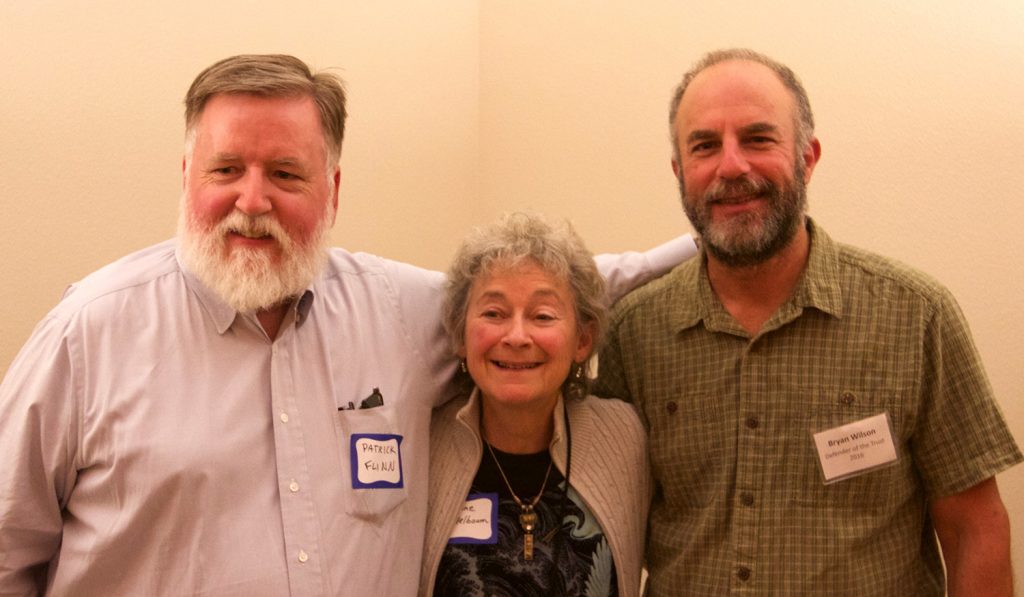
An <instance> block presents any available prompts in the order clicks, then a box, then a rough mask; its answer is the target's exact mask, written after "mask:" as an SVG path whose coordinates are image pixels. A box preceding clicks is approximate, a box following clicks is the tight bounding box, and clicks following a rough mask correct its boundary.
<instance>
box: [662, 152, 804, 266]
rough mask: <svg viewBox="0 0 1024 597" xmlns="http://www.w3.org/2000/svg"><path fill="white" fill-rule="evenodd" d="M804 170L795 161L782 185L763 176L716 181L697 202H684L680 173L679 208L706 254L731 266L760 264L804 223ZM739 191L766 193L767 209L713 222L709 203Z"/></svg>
mask: <svg viewBox="0 0 1024 597" xmlns="http://www.w3.org/2000/svg"><path fill="white" fill-rule="evenodd" d="M803 171H804V168H803V164H802V163H800V161H799V160H797V162H796V166H795V167H794V172H793V179H792V182H791V183H788V184H786V185H785V186H784V187H782V188H779V187H778V186H776V185H775V183H773V182H771V181H769V180H766V179H759V180H750V179H741V180H736V181H728V182H722V183H717V184H715V185H714V186H712V187H711V188H710V189H708V190H707V192H705V193H704V196H703V197H702V201H701V202H700V204H699V205H695V204H694V203H693V202H691V201H688V199H687V195H686V187H685V184H684V182H683V179H682V176H680V178H679V191H680V195H681V196H682V199H683V209H684V210H685V211H686V215H687V217H688V218H689V219H690V223H691V224H692V225H693V227H694V229H695V230H696V231H697V233H698V234H700V236H701V242H702V244H703V245H704V247H706V249H707V252H708V254H710V255H711V256H712V257H714V258H715V259H716V260H718V261H719V262H721V263H722V264H724V265H726V266H729V267H750V266H754V265H759V264H761V263H764V262H765V261H767V260H769V259H770V258H772V257H774V256H775V255H777V254H779V252H781V251H782V250H783V249H784V248H786V246H788V245H789V243H790V242H792V240H793V238H794V237H796V234H797V231H798V230H799V229H800V226H802V225H803V223H804V212H805V211H806V208H807V185H806V183H805V182H804V176H803V173H804V172H803ZM738 195H755V196H761V197H764V198H765V199H767V201H768V208H769V210H768V213H767V214H765V215H764V216H760V215H757V214H748V215H744V216H737V217H734V218H732V220H731V221H729V222H727V223H724V224H712V223H711V209H710V206H711V205H712V204H713V203H715V202H717V201H722V200H727V198H728V197H732V196H738ZM730 229H731V230H730Z"/></svg>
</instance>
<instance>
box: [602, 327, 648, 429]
mask: <svg viewBox="0 0 1024 597" xmlns="http://www.w3.org/2000/svg"><path fill="white" fill-rule="evenodd" d="M618 309H619V308H616V309H613V310H612V314H611V317H610V318H609V323H608V331H607V332H606V333H605V338H604V344H603V346H602V347H601V352H600V354H599V355H598V360H597V380H596V381H595V382H594V388H593V392H594V395H596V396H600V397H602V398H619V399H621V400H624V401H626V402H634V400H633V396H632V395H631V394H630V391H629V384H627V383H626V372H625V370H624V367H625V365H624V363H623V360H622V352H621V350H622V345H621V336H620V332H621V323H622V317H621V314H620V313H619V310H618ZM638 412H639V413H640V415H641V418H643V412H642V410H639V409H638ZM645 424H646V421H645Z"/></svg>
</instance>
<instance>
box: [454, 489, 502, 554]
mask: <svg viewBox="0 0 1024 597" xmlns="http://www.w3.org/2000/svg"><path fill="white" fill-rule="evenodd" d="M497 542H498V494H497V493H471V494H469V497H467V498H466V503H465V504H463V505H462V510H460V511H459V518H458V520H457V521H456V522H455V529H454V530H452V536H451V538H449V539H448V543H457V544H458V543H476V544H480V545H494V544H495V543H497Z"/></svg>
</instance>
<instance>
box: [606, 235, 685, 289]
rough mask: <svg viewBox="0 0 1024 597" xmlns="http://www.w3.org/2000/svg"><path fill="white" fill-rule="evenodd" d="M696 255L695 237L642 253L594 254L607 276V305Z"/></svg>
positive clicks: (669, 242) (677, 239)
mask: <svg viewBox="0 0 1024 597" xmlns="http://www.w3.org/2000/svg"><path fill="white" fill-rule="evenodd" d="M696 255H697V244H696V243H695V242H694V241H693V237H692V236H690V235H689V234H684V235H682V236H679V237H677V238H674V239H672V240H670V241H668V242H666V243H663V244H661V245H658V246H656V247H654V248H653V249H650V250H648V251H644V252H643V253H639V252H635V251H630V252H626V253H616V254H607V253H603V254H601V255H595V256H594V261H595V262H596V263H597V269H598V271H600V272H601V275H602V276H604V280H605V296H606V298H607V300H608V304H612V303H614V302H615V301H617V300H619V299H620V298H622V297H623V296H625V295H626V294H627V293H629V291H630V290H633V289H634V288H638V287H640V286H643V285H644V284H646V283H647V282H650V281H651V280H653V279H655V278H657V277H659V276H663V275H665V274H667V273H668V272H670V271H672V268H674V267H675V266H677V265H679V264H680V263H682V262H684V261H686V260H687V259H690V258H692V257H695V256H696Z"/></svg>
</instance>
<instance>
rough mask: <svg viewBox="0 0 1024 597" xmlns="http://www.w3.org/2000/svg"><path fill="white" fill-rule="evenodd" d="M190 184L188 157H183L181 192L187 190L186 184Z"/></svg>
mask: <svg viewBox="0 0 1024 597" xmlns="http://www.w3.org/2000/svg"><path fill="white" fill-rule="evenodd" d="M187 182H188V156H187V155H183V156H181V190H183V191H184V190H185V184H186V183H187Z"/></svg>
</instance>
